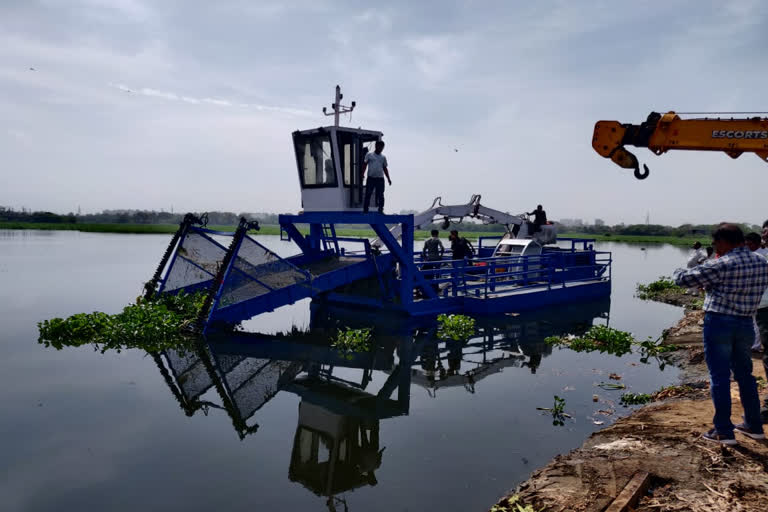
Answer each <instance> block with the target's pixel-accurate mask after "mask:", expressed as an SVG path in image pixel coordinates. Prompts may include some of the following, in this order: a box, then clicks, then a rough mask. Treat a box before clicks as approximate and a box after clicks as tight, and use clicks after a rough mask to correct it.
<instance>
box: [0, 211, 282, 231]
mask: <svg viewBox="0 0 768 512" xmlns="http://www.w3.org/2000/svg"><path fill="white" fill-rule="evenodd" d="M200 213H202V212H200ZM241 216H243V217H245V218H247V219H248V220H258V221H259V222H260V223H262V224H277V223H278V221H277V217H278V214H276V213H246V212H243V213H234V212H217V211H214V212H208V224H211V225H219V226H234V225H236V224H237V223H238V221H239V220H240V217H241ZM183 217H184V214H183V213H170V212H164V211H156V210H104V211H102V212H99V213H86V214H82V215H76V214H74V213H71V212H70V213H67V214H65V215H62V214H57V213H52V212H44V211H30V210H26V209H22V210H14V209H13V208H6V207H3V206H0V222H46V223H70V224H71V223H83V224H178V223H179V222H181V219H182V218H183Z"/></svg>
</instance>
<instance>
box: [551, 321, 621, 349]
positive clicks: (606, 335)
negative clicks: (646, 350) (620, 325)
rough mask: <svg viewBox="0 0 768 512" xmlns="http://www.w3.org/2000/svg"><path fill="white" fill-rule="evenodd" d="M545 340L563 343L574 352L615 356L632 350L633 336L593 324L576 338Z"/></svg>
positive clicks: (557, 343) (555, 343) (553, 343)
mask: <svg viewBox="0 0 768 512" xmlns="http://www.w3.org/2000/svg"><path fill="white" fill-rule="evenodd" d="M545 341H546V342H547V343H549V344H551V345H564V346H567V347H569V348H570V349H571V350H575V351H576V352H594V351H596V350H597V351H599V352H601V353H602V352H607V353H609V354H613V355H616V356H623V355H624V354H628V353H630V352H632V343H633V342H634V338H633V337H632V334H630V333H628V332H625V331H620V330H618V329H614V328H613V327H607V326H605V325H593V326H592V327H590V328H589V330H588V331H587V332H585V333H584V334H583V335H582V336H580V337H578V338H570V337H559V336H550V337H548V338H546V339H545Z"/></svg>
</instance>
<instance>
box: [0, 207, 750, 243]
mask: <svg viewBox="0 0 768 512" xmlns="http://www.w3.org/2000/svg"><path fill="white" fill-rule="evenodd" d="M200 213H202V212H200ZM401 213H412V212H410V211H408V212H405V211H404V212H401ZM183 217H184V214H183V213H170V212H165V211H156V210H104V211H102V212H100V213H87V214H83V215H77V214H75V213H72V212H70V213H67V214H58V213H52V212H46V211H30V210H27V209H21V210H14V209H13V208H8V207H3V206H0V222H45V223H54V224H55V223H78V222H79V223H90V224H178V223H179V222H181V219H182V218H183ZM240 217H245V218H247V219H248V220H258V221H259V222H260V223H261V224H263V225H277V224H278V214H277V213H263V212H262V213H247V212H243V213H234V212H219V211H213V212H208V223H209V224H211V225H218V226H234V225H236V224H237V223H238V221H239V220H240ZM741 226H742V229H744V232H745V233H746V232H749V231H756V232H758V233H759V232H760V231H761V227H760V226H759V225H756V224H741ZM339 227H343V226H339ZM350 227H351V226H350ZM714 228H715V225H714V224H682V225H680V226H677V227H673V226H663V225H661V224H629V225H624V224H617V225H615V226H608V225H592V226H586V225H585V226H561V227H560V229H559V231H561V232H569V231H570V232H577V233H584V234H594V235H634V236H675V237H684V236H709V234H710V233H712V231H713V230H714ZM423 229H427V230H429V229H440V230H442V229H443V226H442V225H441V223H439V222H436V223H433V224H430V225H428V226H423ZM448 229H457V230H459V231H469V232H477V231H486V232H503V231H504V226H503V225H501V224H480V223H476V222H471V221H467V222H461V223H453V224H451V225H450V227H449V228H448Z"/></svg>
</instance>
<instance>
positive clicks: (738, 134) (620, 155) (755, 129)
mask: <svg viewBox="0 0 768 512" xmlns="http://www.w3.org/2000/svg"><path fill="white" fill-rule="evenodd" d="M725 113H726V114H729V113H732V114H750V112H725ZM755 114H765V112H762V113H755ZM626 145H631V146H636V147H640V148H648V149H650V150H651V151H653V152H654V153H655V154H657V155H660V154H662V153H666V152H667V151H669V150H670V149H685V150H691V151H722V152H724V153H725V154H727V155H728V156H730V157H731V158H738V157H739V156H741V154H742V153H744V152H750V153H755V154H756V155H757V156H758V157H760V159H761V160H763V161H767V162H768V117H761V116H760V115H757V116H753V117H741V118H733V117H731V118H728V119H724V118H719V117H718V118H710V117H704V118H696V119H681V118H680V116H679V115H678V114H676V113H675V112H667V113H666V114H659V113H658V112H651V113H650V115H649V116H648V119H647V120H646V121H645V122H643V123H641V124H639V125H637V124H622V123H619V122H618V121H598V122H597V123H596V124H595V131H594V134H593V136H592V147H593V148H594V149H595V151H597V152H598V153H599V154H600V155H601V156H603V157H605V158H610V159H611V160H613V162H614V163H616V164H617V165H618V166H619V167H623V168H624V169H634V174H635V178H637V179H639V180H643V179H645V178H647V177H648V173H649V171H648V166H647V165H643V171H640V165H639V163H638V161H637V157H636V156H635V155H633V154H632V153H630V152H629V151H627V150H626V148H625V147H624V146H626Z"/></svg>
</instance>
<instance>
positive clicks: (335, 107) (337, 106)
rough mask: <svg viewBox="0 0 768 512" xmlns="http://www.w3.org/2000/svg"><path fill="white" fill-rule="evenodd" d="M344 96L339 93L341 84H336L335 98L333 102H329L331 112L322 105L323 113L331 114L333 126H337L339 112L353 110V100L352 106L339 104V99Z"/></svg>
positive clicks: (343, 112) (345, 112)
mask: <svg viewBox="0 0 768 512" xmlns="http://www.w3.org/2000/svg"><path fill="white" fill-rule="evenodd" d="M343 97H344V95H343V94H341V86H338V85H337V86H336V98H335V99H334V102H333V103H331V109H333V112H327V109H326V107H323V114H325V115H326V116H333V126H339V115H341V114H348V113H350V112H352V111H353V110H355V102H354V101H353V102H352V106H350V107H347V106H345V105H342V104H341V99H342V98H343Z"/></svg>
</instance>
